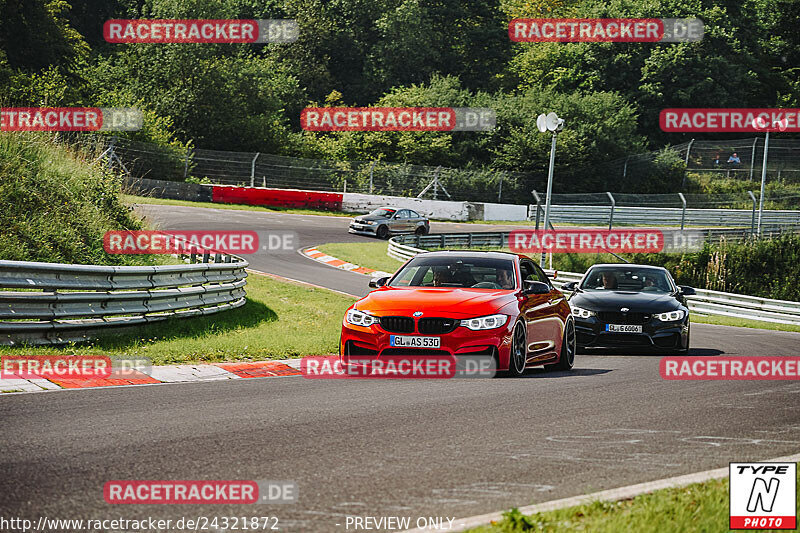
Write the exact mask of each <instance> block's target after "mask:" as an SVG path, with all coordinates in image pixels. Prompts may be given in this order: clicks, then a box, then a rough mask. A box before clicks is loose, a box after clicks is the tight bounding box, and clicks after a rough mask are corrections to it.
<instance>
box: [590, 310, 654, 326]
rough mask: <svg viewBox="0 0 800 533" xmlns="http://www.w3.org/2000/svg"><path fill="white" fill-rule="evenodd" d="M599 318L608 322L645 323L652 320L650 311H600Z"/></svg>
mask: <svg viewBox="0 0 800 533" xmlns="http://www.w3.org/2000/svg"><path fill="white" fill-rule="evenodd" d="M597 318H599V319H600V321H601V322H605V323H606V324H644V323H646V322H648V321H649V320H650V314H649V313H622V312H620V311H600V312H599V313H597Z"/></svg>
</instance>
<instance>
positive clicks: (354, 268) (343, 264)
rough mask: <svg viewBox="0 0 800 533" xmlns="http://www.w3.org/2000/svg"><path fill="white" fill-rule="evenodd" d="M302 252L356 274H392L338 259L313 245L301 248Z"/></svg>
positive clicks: (316, 259)
mask: <svg viewBox="0 0 800 533" xmlns="http://www.w3.org/2000/svg"><path fill="white" fill-rule="evenodd" d="M300 253H301V254H303V255H304V256H306V257H308V258H309V259H313V260H314V261H317V262H319V263H324V264H326V265H328V266H332V267H334V268H338V269H340V270H348V271H350V272H355V273H356V274H364V275H366V276H376V277H384V276H391V274H390V273H389V272H384V271H382V270H373V269H371V268H367V267H362V266H359V265H354V264H353V263H348V262H347V261H342V260H341V259H337V258H336V257H333V256H332V255H328V254H326V253H325V252H320V251H319V250H317V249H316V248H314V247H313V246H312V247H311V248H306V249H304V250H300Z"/></svg>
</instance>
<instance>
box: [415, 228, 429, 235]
mask: <svg viewBox="0 0 800 533" xmlns="http://www.w3.org/2000/svg"><path fill="white" fill-rule="evenodd" d="M414 234H415V235H427V234H428V228H426V227H425V226H418V227H417V229H415V230H414Z"/></svg>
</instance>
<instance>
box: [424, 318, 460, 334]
mask: <svg viewBox="0 0 800 533" xmlns="http://www.w3.org/2000/svg"><path fill="white" fill-rule="evenodd" d="M458 324H459V321H458V320H456V319H455V318H420V319H419V324H418V327H419V332H420V333H423V334H425V335H441V334H442V333H450V332H451V331H453V330H454V329H456V328H457V327H458Z"/></svg>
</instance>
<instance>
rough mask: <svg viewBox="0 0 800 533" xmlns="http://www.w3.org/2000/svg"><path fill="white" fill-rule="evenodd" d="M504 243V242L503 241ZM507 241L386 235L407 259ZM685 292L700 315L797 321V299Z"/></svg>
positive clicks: (500, 236)
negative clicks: (389, 236)
mask: <svg viewBox="0 0 800 533" xmlns="http://www.w3.org/2000/svg"><path fill="white" fill-rule="evenodd" d="M504 243H505V244H504ZM507 243H508V233H503V232H497V233H486V234H480V233H469V234H453V233H451V234H440V235H423V236H420V235H400V236H397V237H392V238H391V239H389V244H388V249H387V255H389V257H393V258H395V259H399V260H401V261H407V260H408V259H411V258H412V257H414V256H415V255H417V254H420V253H424V252H427V251H430V250H435V249H442V248H446V247H449V248H503V247H505V245H506V244H507ZM545 272H547V274H548V276H550V278H551V279H553V280H554V281H555V282H556V286H557V287H560V286H561V284H563V283H568V282H571V281H580V280H581V279H582V278H583V274H581V273H578V272H562V271H555V270H546V271H545ZM695 291H696V294H695V295H693V296H687V297H686V300H687V303H688V307H689V309H690V310H691V311H693V312H695V313H698V314H703V315H717V316H727V317H733V318H745V319H750V320H758V321H762V322H773V323H778V324H793V325H800V302H791V301H787V300H773V299H769V298H760V297H757V296H747V295H743V294H733V293H728V292H720V291H711V290H706V289H695Z"/></svg>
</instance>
